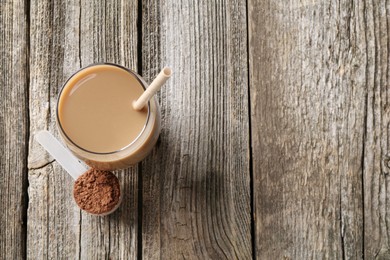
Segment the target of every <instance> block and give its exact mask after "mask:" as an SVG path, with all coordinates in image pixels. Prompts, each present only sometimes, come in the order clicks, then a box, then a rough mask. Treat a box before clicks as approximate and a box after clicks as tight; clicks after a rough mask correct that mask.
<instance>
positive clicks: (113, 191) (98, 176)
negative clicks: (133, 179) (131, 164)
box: [73, 168, 120, 214]
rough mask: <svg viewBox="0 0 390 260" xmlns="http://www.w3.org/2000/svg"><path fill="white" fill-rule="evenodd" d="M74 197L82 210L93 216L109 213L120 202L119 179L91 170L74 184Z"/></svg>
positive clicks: (105, 172)
mask: <svg viewBox="0 0 390 260" xmlns="http://www.w3.org/2000/svg"><path fill="white" fill-rule="evenodd" d="M73 196H74V199H75V201H76V203H77V205H78V206H79V207H80V208H81V209H82V210H85V211H87V212H89V213H92V214H103V213H107V212H109V211H111V210H112V209H113V208H115V206H116V205H117V204H118V203H119V200H120V186H119V181H118V178H117V177H116V176H115V175H114V174H113V173H111V172H108V171H100V170H96V169H94V168H91V169H89V170H88V171H86V172H85V173H83V174H82V175H81V176H80V177H79V178H78V179H77V180H76V182H75V183H74V188H73Z"/></svg>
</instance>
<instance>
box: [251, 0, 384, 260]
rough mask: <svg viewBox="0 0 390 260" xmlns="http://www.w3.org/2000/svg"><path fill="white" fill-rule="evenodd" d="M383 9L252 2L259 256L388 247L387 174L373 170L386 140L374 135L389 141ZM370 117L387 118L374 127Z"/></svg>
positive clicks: (312, 255) (379, 4)
mask: <svg viewBox="0 0 390 260" xmlns="http://www.w3.org/2000/svg"><path fill="white" fill-rule="evenodd" d="M384 5H385V1H374V2H372V1H343V0H340V1H326V2H324V1H293V2H290V3H289V4H284V3H281V2H280V3H279V2H272V3H270V2H268V1H249V21H250V23H249V35H250V41H249V44H250V46H249V47H250V74H251V77H250V84H251V88H250V89H251V111H252V136H253V142H252V147H253V175H254V191H255V194H254V207H255V216H256V222H255V225H256V232H255V236H256V256H257V257H258V258H259V259H282V258H285V259H362V258H363V256H364V257H365V258H367V259H374V258H375V257H376V256H377V255H375V254H374V253H373V251H372V250H373V249H374V248H375V249H378V248H382V249H385V250H388V249H387V248H388V244H386V243H383V242H384V241H387V236H388V230H387V228H386V226H383V224H384V223H385V220H381V223H379V222H378V219H381V218H377V217H379V216H378V215H381V216H382V217H385V216H386V213H385V212H386V211H388V207H387V208H386V206H385V205H384V203H385V201H386V199H385V197H386V196H385V195H384V194H385V185H386V184H385V182H383V183H381V184H379V180H380V179H382V180H383V179H384V176H385V175H380V172H378V171H375V172H374V171H372V168H374V162H375V165H376V167H378V165H380V163H381V161H380V159H379V158H378V157H376V156H377V155H379V154H380V153H379V151H380V150H381V151H382V152H384V149H385V148H387V144H386V146H385V143H386V142H387V141H388V140H386V138H385V140H386V141H385V140H383V139H381V140H379V138H378V137H376V135H377V134H379V133H382V134H385V133H386V135H385V136H387V132H386V131H387V130H386V127H387V126H386V127H384V126H385V125H384V124H383V123H386V124H387V121H386V120H387V117H383V114H382V113H379V111H383V110H384V108H385V107H384V106H383V105H384V103H382V102H384V101H385V100H384V99H386V97H385V96H386V94H385V95H383V94H382V96H381V98H382V99H381V101H378V99H373V96H375V95H376V97H379V96H380V94H379V93H381V91H384V90H385V89H387V88H388V81H387V79H388V77H387V76H379V77H377V75H378V74H380V75H383V74H386V72H387V73H388V70H386V69H387V67H388V66H387V65H388V52H387V49H388V48H387V47H388V41H387V43H386V39H387V40H388V31H389V29H388V28H387V27H383V26H384V24H386V19H385V18H384V17H385V14H386V13H385V12H386V11H385V10H387V9H388V6H387V8H383V7H384ZM372 10H375V12H377V13H381V15H380V17H381V18H379V17H378V18H375V20H374V19H373V18H372V17H373V16H375V15H374V14H372V12H373V11H372ZM379 10H381V11H379ZM259 13H261V14H263V15H258V14H259ZM387 19H388V17H387ZM378 20H381V22H380V24H381V25H380V24H379V22H378ZM383 28H386V29H383ZM379 31H380V32H381V34H382V35H384V38H382V40H381V41H380V43H379V40H378V39H377V38H375V37H373V36H374V35H376V37H379V34H380V33H379ZM386 44H387V45H386ZM379 47H381V48H383V49H384V50H383V51H381V52H379V51H378V49H379ZM379 57H381V58H380V59H379ZM386 58H387V60H386ZM379 64H381V65H379ZM374 78H375V80H373V79H374ZM374 82H376V83H375V84H374ZM373 86H376V87H375V88H374V87H373ZM379 86H381V87H379ZM367 97H368V98H367ZM387 99H388V96H387ZM373 100H375V101H373ZM371 101H372V102H371ZM378 102H379V103H378ZM367 103H368V106H367ZM374 104H375V105H374ZM370 106H371V108H370ZM374 113H375V114H374ZM374 117H375V118H376V119H377V120H378V119H379V118H381V119H382V120H383V119H384V120H383V121H380V123H375V126H372V123H373V120H374ZM378 117H379V118H378ZM366 126H367V128H366ZM370 126H372V128H375V131H372V130H373V129H372V128H370ZM376 138H378V139H376ZM374 140H376V141H374ZM374 144H375V145H374ZM373 146H375V147H376V148H377V149H378V150H374V149H372V148H373ZM374 158H375V159H374ZM369 162H373V163H372V164H371V165H370V163H369ZM377 169H378V168H377ZM381 176H382V177H381ZM367 179H370V180H371V181H372V182H366V180H367ZM363 180H364V181H365V182H364V185H363ZM379 187H382V188H381V190H380V191H378V188H379ZM363 188H364V189H363ZM367 194H370V195H367ZM363 196H364V198H365V200H364V201H365V202H364V204H365V205H364V207H363ZM371 196H374V197H376V198H377V199H378V200H375V199H374V200H371V199H372V198H371ZM371 201H373V202H375V201H377V202H379V201H380V203H379V205H378V204H376V206H374V205H370V203H371ZM378 206H379V207H378ZM369 208H371V210H370V211H368V210H367V209H369ZM379 212H380V213H379ZM373 215H376V216H375V217H374V218H373V219H369V218H368V217H371V216H373ZM379 230H381V231H379ZM382 232H384V233H382ZM379 234H381V235H379ZM371 235H374V236H375V237H376V238H377V240H371ZM384 238H386V239H384ZM379 240H381V241H383V242H382V243H381V245H379V243H380V242H379ZM376 252H378V251H376ZM363 254H364V255H363ZM386 259H387V258H386Z"/></svg>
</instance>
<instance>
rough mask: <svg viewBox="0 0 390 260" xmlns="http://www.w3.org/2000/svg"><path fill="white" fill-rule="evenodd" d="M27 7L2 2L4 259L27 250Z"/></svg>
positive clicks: (0, 255)
mask: <svg viewBox="0 0 390 260" xmlns="http://www.w3.org/2000/svg"><path fill="white" fill-rule="evenodd" d="M26 11H27V9H26V6H25V3H24V1H2V2H1V4H0V99H1V101H0V148H1V153H0V208H1V213H0V259H22V258H23V257H24V256H25V253H26V241H25V240H26V239H25V235H26V206H27V203H26V202H27V198H26V194H25V190H26V188H27V174H26V170H27V142H28V141H27V140H28V108H27V105H28V103H27V100H28V91H27V84H28V83H27V82H28V76H27V70H26V65H27V59H28V56H27V55H28V47H27V45H28V41H27V30H28V24H27V13H26Z"/></svg>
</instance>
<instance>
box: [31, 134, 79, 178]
mask: <svg viewBox="0 0 390 260" xmlns="http://www.w3.org/2000/svg"><path fill="white" fill-rule="evenodd" d="M35 139H36V140H37V141H38V143H40V144H41V145H42V146H43V148H45V150H46V151H47V152H48V153H49V154H51V156H53V158H54V159H55V160H56V161H57V162H58V163H59V164H60V165H61V166H62V167H63V168H64V169H65V170H66V171H67V172H68V173H69V174H70V175H71V176H72V178H73V179H74V180H76V179H77V178H78V177H79V176H80V175H81V174H83V173H84V172H86V171H87V167H86V166H85V165H84V164H83V163H81V162H80V161H79V160H78V159H77V158H76V157H75V156H74V155H73V154H72V153H71V152H70V151H69V150H68V149H67V148H65V147H64V146H63V145H62V144H61V143H60V142H59V141H58V140H57V138H55V137H54V136H53V135H52V134H51V133H50V132H48V131H46V130H43V131H39V132H38V133H36V134H35Z"/></svg>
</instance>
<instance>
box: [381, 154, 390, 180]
mask: <svg viewBox="0 0 390 260" xmlns="http://www.w3.org/2000/svg"><path fill="white" fill-rule="evenodd" d="M382 169H383V175H385V176H387V175H388V174H389V173H390V154H386V155H384V157H383V160H382Z"/></svg>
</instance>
